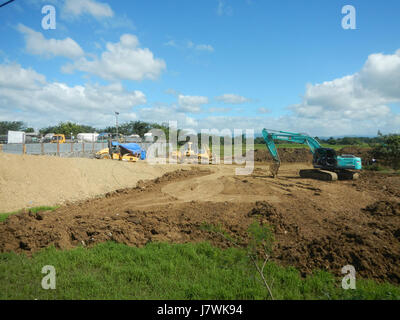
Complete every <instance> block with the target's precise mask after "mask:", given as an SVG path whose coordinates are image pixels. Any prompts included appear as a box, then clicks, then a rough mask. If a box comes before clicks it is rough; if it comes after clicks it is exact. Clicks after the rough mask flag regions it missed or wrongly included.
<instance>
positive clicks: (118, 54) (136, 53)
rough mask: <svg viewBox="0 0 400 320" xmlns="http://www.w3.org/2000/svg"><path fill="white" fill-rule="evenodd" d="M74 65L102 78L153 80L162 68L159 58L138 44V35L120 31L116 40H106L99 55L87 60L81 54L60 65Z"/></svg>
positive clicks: (72, 67)
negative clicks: (75, 58)
mask: <svg viewBox="0 0 400 320" xmlns="http://www.w3.org/2000/svg"><path fill="white" fill-rule="evenodd" d="M75 69H77V70H80V71H84V72H89V73H91V74H94V75H97V76H99V77H101V78H103V79H106V80H111V81H115V80H135V81H140V80H144V79H150V80H156V79H157V78H158V77H159V76H160V75H161V73H162V72H163V71H164V70H165V69H166V64H165V62H164V60H162V59H156V58H154V55H153V53H152V52H151V51H150V50H149V49H147V48H145V49H142V48H139V39H138V38H137V37H136V36H135V35H131V34H124V35H122V36H121V38H120V42H117V43H107V51H105V52H103V54H102V55H101V58H100V59H99V58H95V59H94V60H87V59H86V58H81V59H80V60H78V61H76V62H75V63H73V64H69V65H66V66H64V67H63V68H62V70H63V71H64V72H67V73H70V72H73V71H74V70H75Z"/></svg>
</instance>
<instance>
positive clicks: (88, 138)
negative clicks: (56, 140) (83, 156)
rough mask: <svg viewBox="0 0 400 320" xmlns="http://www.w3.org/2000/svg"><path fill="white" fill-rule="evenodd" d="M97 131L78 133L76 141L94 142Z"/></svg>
mask: <svg viewBox="0 0 400 320" xmlns="http://www.w3.org/2000/svg"><path fill="white" fill-rule="evenodd" d="M98 136H99V134H98V133H79V134H78V136H77V139H78V142H96V141H97V137H98Z"/></svg>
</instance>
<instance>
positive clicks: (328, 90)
mask: <svg viewBox="0 0 400 320" xmlns="http://www.w3.org/2000/svg"><path fill="white" fill-rule="evenodd" d="M398 102H400V51H397V52H396V53H395V54H393V55H384V54H381V53H379V54H372V55H370V56H369V57H368V60H367V61H366V63H365V65H364V66H363V68H362V69H361V71H360V72H358V73H355V74H353V75H348V76H345V77H342V78H339V79H335V80H333V81H327V82H323V83H321V84H316V85H310V84H309V85H307V88H306V92H305V94H304V97H303V99H302V102H301V103H299V104H295V105H293V106H290V109H291V110H292V111H293V113H294V115H295V116H297V117H300V118H305V119H319V120H320V121H321V126H322V125H325V123H327V122H328V121H343V123H347V122H350V123H351V124H352V126H354V127H359V126H364V125H366V124H367V123H369V124H370V126H371V127H373V126H374V125H377V124H380V125H381V126H382V125H384V124H385V123H390V121H389V120H390V119H392V118H393V117H395V116H396V115H394V114H393V111H392V110H391V108H390V106H389V105H390V104H392V103H398ZM362 122H363V123H362ZM341 127H343V125H340V126H339V127H338V129H339V128H341ZM380 128H381V127H380ZM378 129H379V127H378V128H376V130H375V131H377V130H378ZM336 134H338V135H340V134H341V132H340V131H339V130H338V132H337V133H336Z"/></svg>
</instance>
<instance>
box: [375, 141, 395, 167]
mask: <svg viewBox="0 0 400 320" xmlns="http://www.w3.org/2000/svg"><path fill="white" fill-rule="evenodd" d="M372 154H373V156H374V157H375V158H377V159H380V160H382V161H383V162H384V163H385V164H386V165H388V166H390V167H392V168H393V169H395V170H398V169H400V135H397V134H390V135H387V136H383V143H382V144H380V145H378V146H376V147H375V148H374V149H373V150H372Z"/></svg>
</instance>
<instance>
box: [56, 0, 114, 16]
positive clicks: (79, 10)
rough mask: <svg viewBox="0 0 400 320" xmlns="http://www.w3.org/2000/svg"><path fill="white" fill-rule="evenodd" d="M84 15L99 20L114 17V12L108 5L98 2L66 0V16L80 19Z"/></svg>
mask: <svg viewBox="0 0 400 320" xmlns="http://www.w3.org/2000/svg"><path fill="white" fill-rule="evenodd" d="M83 14H89V15H92V16H93V17H95V18H97V19H100V18H111V17H113V16H114V12H113V10H112V9H111V7H110V6H109V5H108V4H107V3H101V2H98V1H96V0H65V3H64V7H63V15H64V16H69V17H78V16H81V15H83Z"/></svg>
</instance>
